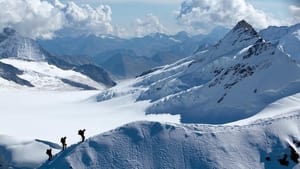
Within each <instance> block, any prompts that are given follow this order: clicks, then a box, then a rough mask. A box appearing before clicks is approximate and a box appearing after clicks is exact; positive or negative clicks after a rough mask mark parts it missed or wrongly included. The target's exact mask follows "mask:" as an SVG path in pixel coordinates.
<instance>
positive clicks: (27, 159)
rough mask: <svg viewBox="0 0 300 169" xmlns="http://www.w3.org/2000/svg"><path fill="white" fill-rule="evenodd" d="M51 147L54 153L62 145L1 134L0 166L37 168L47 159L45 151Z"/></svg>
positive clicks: (17, 168)
mask: <svg viewBox="0 0 300 169" xmlns="http://www.w3.org/2000/svg"><path fill="white" fill-rule="evenodd" d="M49 147H51V148H52V149H53V153H57V152H58V150H57V149H60V146H58V145H56V144H53V143H50V142H49V143H47V142H44V141H39V140H26V139H19V138H15V137H10V136H5V135H0V152H1V153H0V168H15V169H21V168H22V169H27V168H36V167H38V166H39V164H40V163H42V162H43V161H45V160H46V159H47V157H45V156H44V152H45V150H46V149H47V148H49Z"/></svg>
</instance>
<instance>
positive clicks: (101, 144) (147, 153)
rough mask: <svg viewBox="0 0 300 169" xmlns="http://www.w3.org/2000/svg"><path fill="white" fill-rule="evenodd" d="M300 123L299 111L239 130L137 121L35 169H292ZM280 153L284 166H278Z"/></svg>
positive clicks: (233, 127) (100, 136) (299, 135)
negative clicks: (295, 113) (293, 152)
mask: <svg viewBox="0 0 300 169" xmlns="http://www.w3.org/2000/svg"><path fill="white" fill-rule="evenodd" d="M299 123H300V114H299V113H298V114H297V115H294V116H286V117H282V118H277V119H276V118H275V119H269V120H263V121H261V122H260V123H256V124H249V125H243V126H238V125H236V126H233V125H232V126H223V125H201V124H199V125H196V124H194V125H182V124H161V123H158V122H136V123H131V124H128V125H125V126H122V127H120V128H117V129H115V130H112V131H110V132H106V133H103V134H101V135H98V136H95V137H92V138H90V139H88V140H87V141H86V142H84V143H82V144H78V145H74V146H72V147H70V148H69V149H68V150H67V151H66V152H65V153H63V154H60V155H59V156H58V157H57V158H56V159H55V160H54V161H53V162H50V163H48V162H46V163H45V164H44V165H43V166H42V167H40V169H54V168H81V169H102V168H103V169H107V168H110V169H128V168H135V169H170V168H174V169H286V168H287V169H292V168H294V169H297V168H299V167H300V165H299V164H297V163H296V162H294V161H293V160H292V158H291V151H292V149H293V150H294V151H295V152H299V149H300V148H299V144H298V143H299V140H300V134H299V130H300V127H299ZM289 146H290V147H289ZM284 154H286V155H287V159H286V160H287V161H288V166H284V165H281V164H280V163H279V159H283V157H284ZM268 158H269V160H267V159H268ZM298 158H299V157H298ZM298 158H297V159H298Z"/></svg>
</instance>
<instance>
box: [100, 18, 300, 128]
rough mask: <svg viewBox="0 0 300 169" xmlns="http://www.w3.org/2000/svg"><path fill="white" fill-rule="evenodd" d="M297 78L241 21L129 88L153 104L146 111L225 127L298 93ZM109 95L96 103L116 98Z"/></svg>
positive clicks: (290, 64)
mask: <svg viewBox="0 0 300 169" xmlns="http://www.w3.org/2000/svg"><path fill="white" fill-rule="evenodd" d="M299 79H300V67H299V66H298V64H297V63H295V61H293V60H292V59H291V58H290V57H289V56H288V55H286V54H285V53H283V52H282V51H281V50H279V49H278V48H277V46H276V45H273V44H272V43H270V42H268V41H265V40H264V39H263V38H262V37H261V36H260V35H259V34H258V33H257V32H256V31H255V30H254V29H253V28H252V26H251V25H249V24H248V23H247V22H245V21H240V22H239V23H238V24H237V25H236V26H235V27H234V28H233V29H232V30H231V31H230V32H229V33H228V34H226V35H225V37H224V38H223V39H221V40H220V41H219V42H218V43H217V44H216V45H214V46H212V47H209V48H208V49H207V50H204V51H199V52H197V53H196V54H194V55H192V56H190V57H187V58H184V59H182V60H180V61H178V62H175V63H173V64H170V65H166V66H162V67H157V68H155V69H153V70H150V71H147V72H145V73H143V74H142V76H140V77H139V78H138V79H137V80H136V83H135V84H133V86H134V87H136V88H139V89H141V90H137V91H138V92H137V95H138V98H137V100H150V101H151V102H152V103H151V106H149V107H148V109H147V113H154V114H157V113H170V114H180V115H181V121H182V122H187V123H193V122H195V123H226V122H231V121H236V120H240V119H244V118H246V117H250V116H252V115H254V114H256V113H257V112H258V111H260V110H261V109H263V108H264V107H265V106H266V105H268V104H270V103H272V102H273V101H275V100H277V99H280V98H282V97H284V96H288V95H291V94H294V93H297V92H299V91H300V89H299V85H300V83H299V82H300V81H299ZM130 92H132V91H130ZM130 92H129V93H130ZM108 93H109V92H104V93H103V94H100V95H99V96H98V100H99V101H101V100H105V99H109V98H110V97H115V96H118V95H119V94H118V93H114V92H111V93H109V94H108Z"/></svg>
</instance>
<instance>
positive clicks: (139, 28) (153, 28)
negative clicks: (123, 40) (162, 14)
mask: <svg viewBox="0 0 300 169" xmlns="http://www.w3.org/2000/svg"><path fill="white" fill-rule="evenodd" d="M150 33H167V31H166V28H165V27H164V26H163V25H162V24H161V23H160V21H159V19H158V17H157V16H155V15H153V14H151V13H149V14H147V15H146V16H145V17H144V18H142V19H140V18H138V19H136V33H135V34H136V36H138V37H141V36H145V35H147V34H150Z"/></svg>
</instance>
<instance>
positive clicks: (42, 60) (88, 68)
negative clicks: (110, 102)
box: [0, 28, 116, 90]
mask: <svg viewBox="0 0 300 169" xmlns="http://www.w3.org/2000/svg"><path fill="white" fill-rule="evenodd" d="M0 70H1V72H0V78H1V79H2V81H5V82H6V84H8V85H9V86H11V87H21V86H27V87H37V88H40V89H50V90H57V89H64V90H66V89H104V88H107V87H111V86H114V85H115V84H116V83H115V82H114V81H113V80H112V79H111V78H110V76H109V75H108V73H107V72H106V71H105V70H103V69H102V68H100V67H99V66H96V65H93V64H82V65H75V64H71V63H68V62H66V61H64V60H62V59H59V58H57V57H55V56H54V55H51V54H49V53H48V52H46V51H45V50H44V49H43V48H41V47H40V46H39V45H38V44H37V43H36V42H35V41H34V40H32V39H29V38H25V37H22V36H20V35H19V34H18V33H17V32H16V31H15V30H14V29H11V28H4V30H3V33H0Z"/></svg>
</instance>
